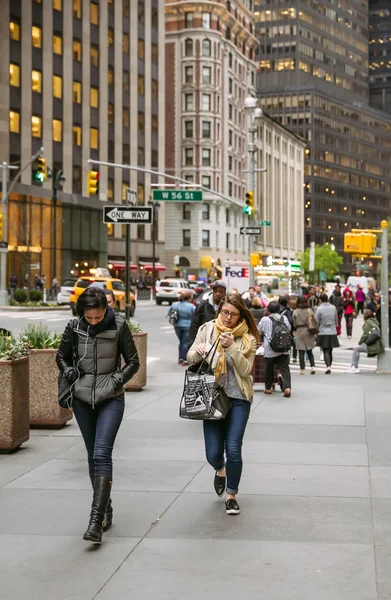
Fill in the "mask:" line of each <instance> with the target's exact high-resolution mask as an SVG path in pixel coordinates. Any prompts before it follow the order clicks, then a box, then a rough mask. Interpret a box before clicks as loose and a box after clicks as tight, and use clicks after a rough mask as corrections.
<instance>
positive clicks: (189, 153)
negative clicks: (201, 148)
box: [185, 148, 194, 167]
mask: <svg viewBox="0 0 391 600" xmlns="http://www.w3.org/2000/svg"><path fill="white" fill-rule="evenodd" d="M193 160H194V150H193V148H185V164H186V166H188V167H189V166H190V167H191V166H192V165H193Z"/></svg>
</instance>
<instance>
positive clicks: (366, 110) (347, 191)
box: [255, 0, 391, 251]
mask: <svg viewBox="0 0 391 600" xmlns="http://www.w3.org/2000/svg"><path fill="white" fill-rule="evenodd" d="M255 16H256V19H257V24H256V31H257V35H258V38H259V41H260V45H259V52H258V55H257V58H258V79H257V90H258V96H259V99H260V106H261V107H262V108H263V109H264V110H265V111H266V112H267V113H268V114H270V115H272V116H273V117H274V118H276V119H277V120H278V121H279V122H280V123H281V124H283V125H285V126H286V127H288V128H289V129H291V130H292V131H294V132H296V133H297V134H299V135H300V136H301V137H302V138H304V139H305V140H306V141H307V148H306V151H305V152H306V164H305V183H304V186H305V187H304V191H305V198H304V214H305V216H304V223H305V245H306V246H307V245H308V244H309V243H310V242H311V241H315V242H316V243H319V244H325V243H326V244H333V245H334V246H335V247H336V249H337V250H339V251H341V250H343V236H344V232H345V231H349V230H350V229H351V228H354V227H360V228H367V227H373V226H378V225H379V222H380V221H381V219H384V218H387V217H388V216H389V214H390V210H391V206H390V201H391V200H390V198H391V197H390V192H391V171H390V150H391V119H390V118H389V117H388V116H387V115H386V114H385V113H382V112H380V111H378V110H375V109H374V108H371V107H370V106H369V103H368V99H369V85H368V3H367V2H366V1H364V0H349V1H348V0H339V2H338V3H337V2H331V3H329V4H327V5H326V3H324V2H321V1H320V0H311V1H308V2H295V3H293V7H292V3H286V2H281V1H277V0H261V2H259V3H258V4H257V6H256V7H255Z"/></svg>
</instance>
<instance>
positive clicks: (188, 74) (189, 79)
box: [185, 67, 194, 83]
mask: <svg viewBox="0 0 391 600" xmlns="http://www.w3.org/2000/svg"><path fill="white" fill-rule="evenodd" d="M193 72H194V71H193V67H185V83H193Z"/></svg>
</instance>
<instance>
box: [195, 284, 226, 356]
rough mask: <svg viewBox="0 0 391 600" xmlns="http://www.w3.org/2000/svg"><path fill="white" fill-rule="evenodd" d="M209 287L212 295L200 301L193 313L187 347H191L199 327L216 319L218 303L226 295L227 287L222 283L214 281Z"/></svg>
mask: <svg viewBox="0 0 391 600" xmlns="http://www.w3.org/2000/svg"><path fill="white" fill-rule="evenodd" d="M210 287H211V290H212V294H211V295H210V296H209V298H208V299H207V300H202V301H201V302H200V303H199V304H198V306H197V307H196V309H195V311H194V314H193V318H192V321H191V325H190V331H189V346H192V345H193V343H194V340H195V339H196V337H197V332H198V329H199V328H200V327H201V325H204V324H205V323H207V322H208V321H212V320H213V319H215V318H216V317H217V311H218V309H219V306H220V302H221V301H222V300H223V298H225V295H226V293H227V286H226V284H225V283H224V281H219V280H218V281H215V282H214V283H212V285H211V286H210Z"/></svg>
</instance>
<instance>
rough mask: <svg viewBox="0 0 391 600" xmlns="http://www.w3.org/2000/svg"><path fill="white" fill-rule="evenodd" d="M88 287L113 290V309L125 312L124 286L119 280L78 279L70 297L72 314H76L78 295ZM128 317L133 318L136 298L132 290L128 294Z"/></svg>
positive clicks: (108, 278) (87, 277)
mask: <svg viewBox="0 0 391 600" xmlns="http://www.w3.org/2000/svg"><path fill="white" fill-rule="evenodd" d="M90 285H95V286H98V287H101V288H102V289H108V290H113V292H114V296H115V302H116V304H115V309H116V310H117V311H120V310H123V311H124V310H125V284H124V282H123V281H121V279H112V278H111V277H94V276H92V275H91V276H86V277H80V278H79V279H78V280H77V281H76V283H75V286H74V288H73V291H72V292H71V295H70V305H71V309H72V313H73V314H74V315H75V314H76V302H77V299H78V297H79V296H80V294H82V293H83V292H84V290H85V289H86V288H88V287H89V286H90ZM129 303H130V316H131V317H133V315H134V313H135V310H136V296H135V294H134V293H133V290H131V291H130V293H129Z"/></svg>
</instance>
